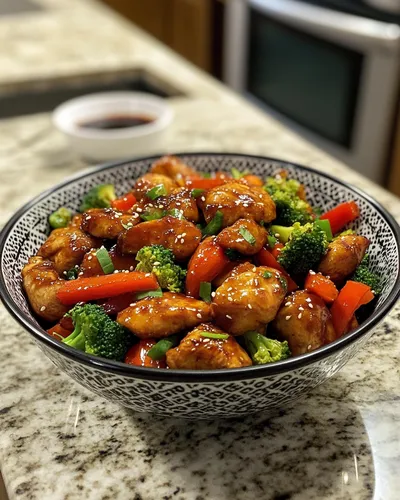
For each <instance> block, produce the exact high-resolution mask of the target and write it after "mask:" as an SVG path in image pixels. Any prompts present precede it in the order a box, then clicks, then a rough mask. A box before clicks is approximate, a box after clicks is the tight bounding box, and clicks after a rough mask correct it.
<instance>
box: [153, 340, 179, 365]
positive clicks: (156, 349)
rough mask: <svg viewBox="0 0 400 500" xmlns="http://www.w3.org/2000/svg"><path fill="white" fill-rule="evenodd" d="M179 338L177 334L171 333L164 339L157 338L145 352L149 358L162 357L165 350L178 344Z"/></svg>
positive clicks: (165, 352) (157, 358) (156, 358)
mask: <svg viewBox="0 0 400 500" xmlns="http://www.w3.org/2000/svg"><path fill="white" fill-rule="evenodd" d="M178 342H179V339H178V336H177V335H171V337H166V338H165V339H161V340H159V341H158V342H157V343H156V344H154V345H153V347H152V348H151V349H150V350H149V352H148V353H147V356H149V357H150V358H151V359H154V360H155V361H157V360H159V359H162V358H163V357H164V356H165V355H166V354H167V351H169V350H170V349H172V347H175V346H176V345H178Z"/></svg>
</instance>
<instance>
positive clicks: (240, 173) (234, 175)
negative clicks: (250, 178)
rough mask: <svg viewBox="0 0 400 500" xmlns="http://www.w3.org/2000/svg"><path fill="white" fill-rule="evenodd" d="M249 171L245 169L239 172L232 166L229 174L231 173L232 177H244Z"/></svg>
mask: <svg viewBox="0 0 400 500" xmlns="http://www.w3.org/2000/svg"><path fill="white" fill-rule="evenodd" d="M248 173H249V171H248V170H245V171H244V172H241V171H240V170H238V169H237V168H232V169H231V174H232V177H233V178H234V179H241V178H242V177H244V176H245V175H247V174H248Z"/></svg>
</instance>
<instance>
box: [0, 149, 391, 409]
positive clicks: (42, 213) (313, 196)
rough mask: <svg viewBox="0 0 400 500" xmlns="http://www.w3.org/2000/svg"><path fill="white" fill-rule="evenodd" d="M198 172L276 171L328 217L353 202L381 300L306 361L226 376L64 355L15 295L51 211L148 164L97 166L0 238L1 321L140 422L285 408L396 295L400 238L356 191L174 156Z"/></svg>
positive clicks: (212, 157) (121, 181)
mask: <svg viewBox="0 0 400 500" xmlns="http://www.w3.org/2000/svg"><path fill="white" fill-rule="evenodd" d="M180 156H181V157H182V159H183V160H184V161H185V162H187V163H188V164H189V165H193V167H195V168H197V169H199V170H201V171H203V172H212V171H215V170H225V171H230V169H231V168H233V167H235V168H237V169H239V170H245V169H248V170H250V171H251V172H252V173H254V174H258V175H261V176H263V177H264V176H266V175H271V174H273V173H275V172H276V171H277V170H279V169H281V168H285V169H286V170H288V171H289V174H290V176H292V177H295V178H296V179H298V180H299V181H300V182H302V183H304V184H305V185H306V187H307V188H306V189H307V196H308V198H309V200H310V201H311V204H313V205H314V206H318V207H321V208H323V209H324V210H325V209H330V208H332V207H333V206H334V205H336V204H337V203H339V202H343V201H346V200H352V199H354V200H356V201H357V203H358V204H359V206H360V209H361V214H362V215H361V218H360V219H359V220H358V221H357V222H356V223H355V224H354V228H355V229H356V230H359V231H360V233H361V234H363V235H365V236H367V237H368V238H369V239H370V240H371V246H370V249H369V253H370V256H371V265H372V267H373V269H374V270H376V271H378V272H379V273H380V274H381V275H382V276H383V293H382V295H381V296H380V297H379V300H378V302H377V304H376V307H375V311H374V312H373V314H372V315H371V316H370V317H369V318H368V319H367V320H366V321H365V322H364V323H363V324H362V325H361V326H360V327H358V328H357V329H356V330H354V331H352V332H351V333H349V334H348V335H345V336H344V337H342V338H340V339H339V340H337V341H336V342H333V343H332V344H329V345H327V346H324V347H322V348H320V349H318V350H316V351H314V352H310V353H308V354H304V355H302V356H298V357H294V358H290V359H288V360H285V361H281V362H278V363H273V364H269V365H261V366H251V367H247V368H240V369H234V370H210V371H194V370H157V369H152V368H139V367H134V366H130V365H125V364H123V363H118V362H112V361H107V360H104V359H99V358H96V357H94V356H90V355H86V354H84V353H81V352H79V351H76V350H74V349H73V348H70V347H68V346H66V345H64V344H62V343H60V342H58V341H57V340H55V339H54V338H52V337H50V336H49V335H47V333H46V332H45V331H44V330H43V329H42V328H41V327H40V325H39V324H38V322H37V321H36V319H35V317H34V316H33V315H32V313H31V311H30V309H29V306H28V303H27V300H26V298H25V296H24V293H23V291H22V288H21V278H20V272H21V268H22V266H23V265H24V264H25V262H26V261H27V260H28V257H29V256H31V255H33V254H34V253H35V252H36V251H37V249H38V248H39V246H40V245H41V244H42V243H43V242H44V241H45V239H46V238H47V235H48V233H49V227H48V223H47V217H48V215H49V214H50V213H51V212H53V211H54V210H55V209H57V208H58V207H60V206H62V205H63V206H67V207H69V208H70V209H72V210H76V209H77V208H78V206H79V203H80V200H81V198H82V195H83V194H84V193H86V192H87V191H88V190H89V189H90V188H91V187H92V186H94V185H96V184H99V183H105V182H110V183H114V184H115V185H116V186H117V191H118V192H119V194H122V193H123V192H126V191H127V190H129V189H130V187H131V186H132V181H133V179H135V178H136V177H138V176H140V175H143V174H144V173H145V172H147V170H148V169H149V167H150V165H151V163H152V162H153V161H154V159H155V158H144V159H138V160H134V161H125V162H123V163H118V164H113V165H105V166H103V167H100V168H95V169H92V170H90V171H87V172H83V173H81V174H79V175H77V176H75V177H73V178H71V179H70V180H67V181H65V182H63V183H61V184H59V185H58V186H56V187H54V188H53V189H51V190H49V191H47V192H45V193H43V194H42V195H40V196H38V197H36V198H35V199H34V200H32V201H31V202H30V203H28V204H27V205H25V206H24V207H22V208H21V209H20V210H19V211H18V212H17V213H16V214H15V215H14V216H13V217H12V218H11V220H10V221H9V222H8V223H7V224H6V226H5V228H4V229H3V231H2V233H1V235H0V256H1V266H0V292H1V296H2V299H3V301H4V303H5V305H6V307H7V308H8V310H9V311H10V313H11V314H12V315H13V316H14V317H15V318H16V320H17V321H18V322H19V323H21V325H22V326H23V327H24V328H25V329H26V330H27V331H28V332H29V333H30V334H31V335H32V337H33V339H34V340H35V342H36V343H37V345H38V346H39V347H40V349H42V351H44V353H45V354H46V355H47V356H48V358H49V359H50V360H51V361H52V362H53V363H54V364H55V365H57V366H58V367H59V368H60V369H61V370H63V371H64V372H65V373H67V374H68V375H70V376H71V377H72V378H73V379H75V380H76V381H77V382H78V383H79V384H81V385H83V386H85V387H86V388H88V389H90V390H92V391H93V392H95V393H96V394H99V395H100V396H103V397H104V398H106V399H109V400H110V401H113V402H116V403H119V404H121V405H123V406H126V407H128V408H132V409H133V410H136V411H139V412H150V413H154V414H158V415H164V416H175V417H187V418H216V417H239V416H244V415H248V414H251V413H255V412H260V411H267V410H272V409H276V408H280V407H282V405H284V404H285V403H288V402H293V401H294V400H296V399H298V398H299V397H301V396H302V395H304V394H305V393H307V392H308V391H310V390H311V389H312V388H314V387H315V386H317V385H319V384H321V383H322V382H324V381H325V380H327V379H328V378H329V377H331V376H332V375H333V374H335V373H336V372H337V371H338V370H340V369H341V368H342V366H343V365H344V364H345V363H347V362H348V361H349V360H350V359H351V358H352V357H353V356H354V355H355V353H356V352H357V351H358V350H359V349H361V347H362V346H363V345H364V344H365V343H366V342H367V340H368V338H369V337H370V336H371V335H372V333H373V330H374V328H375V326H376V325H377V324H378V323H379V322H380V321H382V319H383V318H384V317H385V315H386V314H387V313H388V311H389V310H390V309H391V307H392V306H393V305H394V304H395V303H396V301H397V299H398V297H399V295H400V281H399V260H400V259H399V241H400V228H399V226H398V225H397V223H396V222H395V220H394V219H393V218H392V217H391V216H390V215H389V214H388V212H387V211H386V210H385V209H384V208H382V207H381V206H380V205H379V204H378V203H377V202H375V201H374V200H372V199H371V198H370V197H369V196H368V195H366V194H364V193H362V192H361V191H359V190H358V189H356V188H354V187H351V186H348V185H346V184H345V183H343V182H341V181H340V180H338V179H334V178H333V177H330V176H329V175H326V174H321V173H319V172H316V171H314V170H312V169H309V168H306V167H302V166H298V165H294V164H292V163H286V162H284V161H279V160H275V159H270V158H262V157H255V156H248V155H237V154H210V153H199V154H193V153H191V154H182V155H180Z"/></svg>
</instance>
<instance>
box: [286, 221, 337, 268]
mask: <svg viewBox="0 0 400 500" xmlns="http://www.w3.org/2000/svg"><path fill="white" fill-rule="evenodd" d="M327 246H328V239H327V237H326V233H325V231H323V230H322V229H321V228H320V227H319V226H318V225H317V224H315V223H308V224H305V225H304V226H302V225H300V224H299V223H297V222H296V223H295V224H294V225H293V231H292V233H291V235H290V238H289V241H288V242H287V243H286V245H285V246H284V247H283V248H282V250H281V252H280V253H279V255H278V262H279V264H281V265H282V266H283V267H284V268H285V269H286V271H287V272H288V273H289V274H294V275H296V274H306V273H308V271H310V269H314V268H316V267H317V266H318V264H319V261H320V260H321V258H322V256H323V255H324V254H325V252H326V249H327Z"/></svg>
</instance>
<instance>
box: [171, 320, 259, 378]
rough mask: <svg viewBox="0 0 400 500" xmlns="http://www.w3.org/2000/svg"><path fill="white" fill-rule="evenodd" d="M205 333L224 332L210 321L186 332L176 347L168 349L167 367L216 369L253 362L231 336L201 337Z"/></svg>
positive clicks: (247, 364)
mask: <svg viewBox="0 0 400 500" xmlns="http://www.w3.org/2000/svg"><path fill="white" fill-rule="evenodd" d="M205 332H207V333H216V334H224V333H225V332H224V331H222V330H220V329H219V328H217V327H216V326H214V325H212V324H211V323H202V324H201V325H199V326H198V327H196V328H195V329H194V330H193V331H191V332H190V333H188V334H187V335H186V337H184V338H183V339H182V341H181V343H180V344H179V345H178V347H175V349H170V350H169V351H167V366H168V367H169V368H175V369H178V370H179V369H180V370H182V369H183V370H216V369H221V368H241V367H242V366H251V365H252V362H251V359H250V357H249V355H248V354H247V352H246V351H245V350H244V349H243V348H242V347H241V346H240V345H239V344H238V343H237V341H236V340H235V338H234V337H232V336H231V335H229V337H228V338H227V339H226V340H225V339H212V338H208V337H204V336H203V335H202V333H205Z"/></svg>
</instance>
